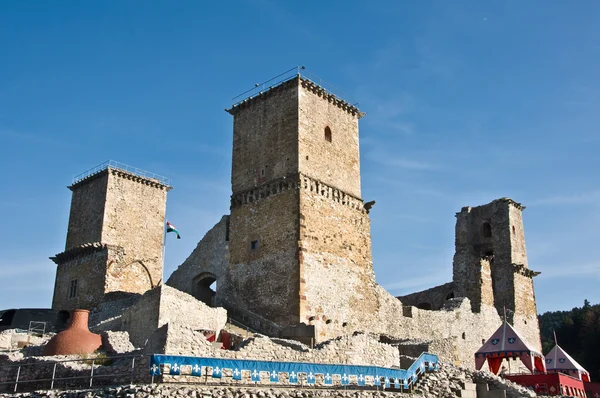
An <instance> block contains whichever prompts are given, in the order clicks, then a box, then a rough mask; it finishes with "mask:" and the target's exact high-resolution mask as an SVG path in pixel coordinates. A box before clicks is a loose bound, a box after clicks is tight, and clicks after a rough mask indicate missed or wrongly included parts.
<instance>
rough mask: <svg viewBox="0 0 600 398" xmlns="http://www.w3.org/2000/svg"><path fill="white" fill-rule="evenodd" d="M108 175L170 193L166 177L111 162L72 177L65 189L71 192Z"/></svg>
mask: <svg viewBox="0 0 600 398" xmlns="http://www.w3.org/2000/svg"><path fill="white" fill-rule="evenodd" d="M108 173H110V174H112V175H113V176H116V177H120V178H124V179H127V180H131V181H134V182H137V183H139V184H143V185H148V186H151V187H154V188H158V189H161V190H162V189H164V190H166V191H170V190H171V188H172V187H171V186H170V185H169V179H168V178H166V177H163V176H160V175H158V174H154V173H150V172H147V171H145V170H141V169H138V168H135V167H131V166H128V165H126V164H123V163H120V162H116V161H113V160H109V161H107V162H104V163H102V164H100V165H98V166H96V167H94V168H92V169H90V170H88V171H86V172H84V173H82V174H80V175H78V176H77V177H74V178H73V182H72V183H71V185H69V186H68V187H67V188H69V189H70V190H71V191H73V190H74V189H76V188H79V187H81V186H83V185H86V184H89V183H90V182H92V181H94V180H96V179H99V178H101V177H103V176H106V175H107V174H108Z"/></svg>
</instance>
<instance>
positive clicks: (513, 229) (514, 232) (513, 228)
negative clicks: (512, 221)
mask: <svg viewBox="0 0 600 398" xmlns="http://www.w3.org/2000/svg"><path fill="white" fill-rule="evenodd" d="M512 231H513V234H516V233H517V231H516V230H515V226H514V225H513V226H512Z"/></svg>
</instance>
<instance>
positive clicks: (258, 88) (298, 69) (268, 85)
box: [231, 66, 359, 107]
mask: <svg viewBox="0 0 600 398" xmlns="http://www.w3.org/2000/svg"><path fill="white" fill-rule="evenodd" d="M298 76H300V77H303V78H305V79H308V80H310V81H312V82H313V83H316V84H318V85H319V86H321V88H323V89H325V91H327V92H329V93H330V94H333V95H335V96H336V97H338V98H339V99H345V101H346V102H348V103H349V104H352V105H353V106H355V107H358V105H359V104H358V102H354V101H353V100H351V99H350V98H349V97H348V96H347V95H346V94H345V93H344V92H342V91H341V90H339V89H337V88H335V87H333V86H332V85H331V84H329V83H328V82H326V81H325V80H323V79H321V78H320V77H318V76H315V75H314V74H312V73H310V72H309V71H307V70H306V68H305V67H304V66H295V67H293V68H291V69H289V70H286V71H285V72H283V73H281V74H279V75H277V76H275V77H273V78H271V79H269V80H267V81H265V82H262V83H257V84H255V85H254V87H253V88H251V89H250V90H247V91H244V92H243V93H241V94H240V95H236V96H235V97H233V98H232V99H231V103H232V106H233V107H235V106H236V105H239V104H240V103H242V102H244V101H245V100H247V99H251V98H254V97H256V96H257V95H260V94H262V93H263V92H265V91H267V90H270V89H272V88H274V87H277V86H279V85H280V84H282V83H285V82H287V81H289V80H292V79H295V78H296V77H298Z"/></svg>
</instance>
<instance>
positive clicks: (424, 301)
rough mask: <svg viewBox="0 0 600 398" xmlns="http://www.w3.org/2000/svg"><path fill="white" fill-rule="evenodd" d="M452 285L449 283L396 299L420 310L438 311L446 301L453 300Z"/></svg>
mask: <svg viewBox="0 0 600 398" xmlns="http://www.w3.org/2000/svg"><path fill="white" fill-rule="evenodd" d="M454 296H455V293H454V283H453V282H449V283H445V284H443V285H440V286H436V287H432V288H431V289H427V290H423V291H421V292H416V293H411V294H407V295H406V296H398V297H397V299H398V300H400V301H401V302H402V304H404V305H410V306H413V307H418V308H420V309H431V310H439V309H440V308H442V307H443V306H444V304H445V303H446V301H447V300H449V299H451V298H454Z"/></svg>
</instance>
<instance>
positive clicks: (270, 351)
mask: <svg viewBox="0 0 600 398" xmlns="http://www.w3.org/2000/svg"><path fill="white" fill-rule="evenodd" d="M166 334H167V336H166V348H165V352H166V353H167V354H171V355H191V356H208V357H215V358H230V359H253V360H259V361H288V362H313V363H330V364H353V365H370V366H384V367H392V366H399V365H400V357H399V354H398V349H397V348H396V347H393V346H391V345H389V344H384V343H381V342H379V341H378V340H377V339H376V338H374V337H373V336H370V335H368V334H357V335H354V336H352V335H351V336H344V337H340V338H337V339H333V340H330V341H327V342H325V343H323V344H320V345H317V346H315V347H314V348H310V347H309V346H306V345H304V344H302V343H298V342H295V341H291V340H283V339H276V338H268V337H265V336H261V335H258V336H256V337H252V338H250V339H247V340H245V341H244V342H243V343H242V345H241V346H239V347H237V348H235V349H234V350H222V349H220V348H217V347H215V346H213V345H212V344H210V343H209V342H208V341H206V338H205V337H204V335H203V334H202V333H200V332H198V331H195V330H193V329H191V328H185V327H182V326H181V325H175V326H174V325H169V327H168V329H167V332H166Z"/></svg>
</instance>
